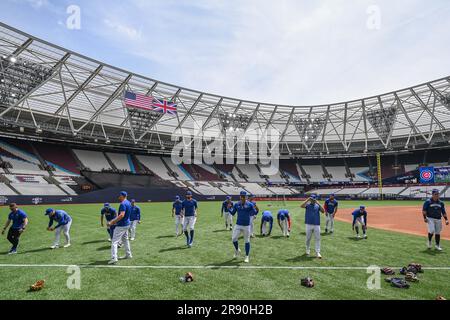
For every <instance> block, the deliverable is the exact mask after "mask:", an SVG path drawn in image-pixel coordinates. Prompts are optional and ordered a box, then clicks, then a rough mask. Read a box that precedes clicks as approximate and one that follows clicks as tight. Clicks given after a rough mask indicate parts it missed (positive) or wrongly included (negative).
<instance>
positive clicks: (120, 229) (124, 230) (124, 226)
mask: <svg viewBox="0 0 450 320" xmlns="http://www.w3.org/2000/svg"><path fill="white" fill-rule="evenodd" d="M127 197H128V194H127V192H126V191H121V192H120V194H119V201H120V205H119V214H118V215H117V217H116V218H114V219H112V220H111V221H109V222H108V227H109V228H111V227H114V231H113V237H112V241H111V260H110V261H109V262H108V264H116V263H117V261H118V257H117V247H118V246H119V243H123V244H124V245H125V257H123V259H131V258H132V257H133V256H132V254H131V247H130V240H128V230H129V229H130V224H131V222H130V216H131V203H130V201H128V200H127Z"/></svg>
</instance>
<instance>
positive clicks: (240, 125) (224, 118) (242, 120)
mask: <svg viewBox="0 0 450 320" xmlns="http://www.w3.org/2000/svg"><path fill="white" fill-rule="evenodd" d="M219 120H220V125H221V128H222V132H223V133H226V132H240V131H246V130H247V129H248V127H249V125H250V123H251V116H248V115H245V114H235V113H224V112H222V113H219Z"/></svg>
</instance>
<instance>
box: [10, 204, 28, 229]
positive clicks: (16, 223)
mask: <svg viewBox="0 0 450 320" xmlns="http://www.w3.org/2000/svg"><path fill="white" fill-rule="evenodd" d="M26 218H27V214H26V213H25V211H23V210H21V209H17V211H16V212H10V213H9V215H8V220H11V221H12V225H11V229H14V230H20V229H22V228H23V225H24V224H25V219H26Z"/></svg>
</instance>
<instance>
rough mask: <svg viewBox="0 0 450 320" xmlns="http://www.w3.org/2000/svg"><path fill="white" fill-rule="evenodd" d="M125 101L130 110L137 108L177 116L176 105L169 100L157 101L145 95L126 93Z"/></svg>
mask: <svg viewBox="0 0 450 320" xmlns="http://www.w3.org/2000/svg"><path fill="white" fill-rule="evenodd" d="M123 101H124V103H125V105H126V106H127V107H128V108H137V109H142V110H149V111H155V112H161V113H167V114H170V115H176V114H177V105H176V103H173V102H170V101H167V100H160V99H156V98H154V97H152V96H146V95H144V94H139V93H133V92H130V91H126V92H125V96H124V100H123Z"/></svg>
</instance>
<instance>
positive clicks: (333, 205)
mask: <svg viewBox="0 0 450 320" xmlns="http://www.w3.org/2000/svg"><path fill="white" fill-rule="evenodd" d="M323 208H324V209H325V217H326V222H325V233H328V231H330V233H333V232H334V217H335V216H336V213H337V209H338V202H337V200H336V197H335V196H334V194H333V193H332V194H330V197H329V198H328V199H326V200H325V204H324V205H323ZM328 226H329V227H328Z"/></svg>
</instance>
